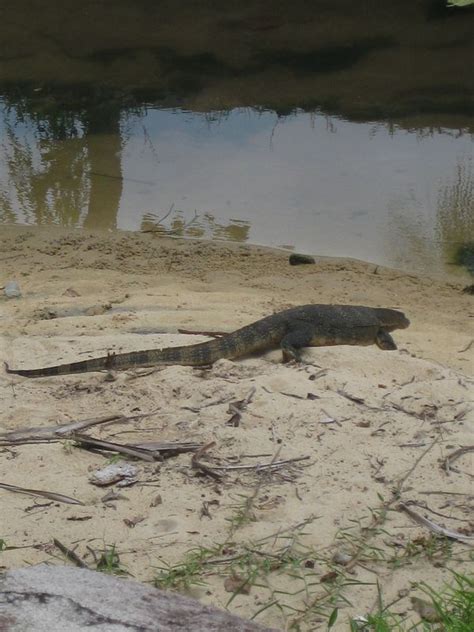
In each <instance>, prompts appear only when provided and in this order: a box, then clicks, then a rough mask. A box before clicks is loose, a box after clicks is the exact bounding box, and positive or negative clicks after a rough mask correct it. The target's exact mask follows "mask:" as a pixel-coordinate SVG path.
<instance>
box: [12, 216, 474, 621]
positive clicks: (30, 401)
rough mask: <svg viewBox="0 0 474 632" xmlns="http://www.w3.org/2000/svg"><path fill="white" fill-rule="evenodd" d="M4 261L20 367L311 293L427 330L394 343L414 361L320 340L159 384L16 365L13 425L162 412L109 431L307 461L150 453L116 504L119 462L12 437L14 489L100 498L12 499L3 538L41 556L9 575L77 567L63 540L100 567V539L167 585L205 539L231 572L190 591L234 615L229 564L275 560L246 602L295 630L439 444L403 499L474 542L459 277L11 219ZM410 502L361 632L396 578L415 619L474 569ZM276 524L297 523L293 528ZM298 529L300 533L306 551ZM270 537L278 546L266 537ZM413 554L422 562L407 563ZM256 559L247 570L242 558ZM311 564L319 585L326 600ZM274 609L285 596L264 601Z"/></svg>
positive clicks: (357, 572) (216, 567)
mask: <svg viewBox="0 0 474 632" xmlns="http://www.w3.org/2000/svg"><path fill="white" fill-rule="evenodd" d="M0 271H1V276H0V285H4V283H5V282H6V281H8V280H11V279H16V280H17V281H18V283H19V284H20V287H21V290H22V297H21V298H19V299H15V300H7V299H5V298H3V297H2V298H1V299H0V333H1V347H0V360H1V361H8V362H9V364H11V365H12V366H14V367H25V368H31V367H36V366H43V365H45V364H55V363H56V362H57V361H60V362H67V361H69V360H71V361H72V360H76V359H83V358H85V357H88V355H90V356H94V355H97V354H100V355H103V354H104V353H105V352H106V351H107V350H115V351H119V350H132V349H142V348H148V347H152V346H156V345H159V346H171V345H175V344H186V343H188V342H198V341H201V340H204V339H205V338H204V337H197V336H190V335H184V334H181V333H178V329H186V330H195V331H231V330H233V329H236V328H237V327H239V326H241V325H244V324H247V323H249V322H252V321H253V320H256V319H257V318H260V317H262V316H264V315H267V314H270V313H272V312H273V311H278V310H280V309H284V308H286V307H290V306H293V305H298V304H304V303H315V302H321V303H330V302H338V303H355V304H367V305H373V306H384V307H394V308H398V309H401V310H403V311H404V312H405V313H406V314H407V315H408V316H409V318H410V320H411V322H412V324H411V326H410V328H409V329H407V330H403V331H397V332H395V333H394V338H395V339H396V341H397V343H398V345H399V349H398V350H397V351H394V352H382V351H380V350H378V349H377V348H375V347H374V348H372V347H370V348H359V347H352V348H349V347H334V348H321V349H312V350H308V351H307V352H306V354H305V357H306V359H307V361H308V364H306V365H303V366H291V365H285V366H283V365H281V364H280V363H279V360H280V354H279V353H278V352H276V351H274V352H270V353H268V354H266V355H265V356H264V357H259V358H251V359H246V360H243V361H239V362H230V361H224V360H222V361H219V362H217V363H216V364H215V365H214V366H213V367H212V368H211V369H206V370H195V369H194V370H193V369H191V368H187V367H167V368H165V369H162V370H160V371H156V372H153V373H149V374H147V375H140V376H139V375H137V374H134V373H132V372H129V373H118V374H116V375H115V376H113V377H112V378H110V376H106V375H105V374H101V373H91V374H84V375H79V376H65V377H61V378H42V379H38V380H27V379H24V378H19V377H15V376H10V375H7V374H5V373H4V372H2V374H1V376H0V398H1V402H2V406H1V416H0V429H1V431H3V432H5V431H12V430H16V429H17V428H19V427H24V426H46V425H52V424H56V423H67V422H70V421H73V420H81V419H85V418H89V417H101V416H105V415H110V414H114V413H117V414H123V415H127V416H134V415H135V416H136V415H140V414H143V413H153V414H152V415H151V416H148V417H144V418H142V419H138V420H135V421H130V422H128V423H118V424H112V425H106V426H97V427H96V428H94V429H93V430H92V431H91V434H93V435H94V436H95V437H99V438H102V439H105V438H109V439H110V440H112V441H118V442H125V441H127V442H130V441H174V440H176V441H178V440H179V441H183V440H186V441H196V442H198V443H200V444H207V443H209V442H211V441H215V446H213V447H212V448H211V449H210V450H209V452H208V455H209V460H207V461H206V460H205V457H202V459H203V462H205V463H207V464H208V465H218V464H219V465H231V464H232V465H237V464H239V465H242V464H249V465H255V464H256V463H259V462H267V463H268V462H270V461H271V460H272V458H276V459H277V460H286V459H296V458H299V457H308V459H307V460H304V461H296V462H293V463H290V464H289V465H287V467H283V468H282V469H278V471H276V472H274V473H273V474H271V475H268V474H267V475H265V476H262V474H257V473H256V472H255V471H254V470H249V471H247V470H243V471H241V470H229V471H227V474H226V476H225V478H223V479H222V480H214V479H213V478H210V477H208V476H205V475H202V474H201V475H199V474H198V473H197V472H196V471H195V470H193V469H191V467H190V464H191V455H190V454H181V455H179V456H176V457H172V458H170V459H169V460H166V461H164V462H163V463H145V462H134V465H136V466H137V468H138V483H137V484H135V485H133V486H131V487H124V488H122V489H120V488H117V487H114V489H115V491H117V492H119V497H118V498H116V499H112V500H105V501H104V500H103V497H104V496H105V494H106V493H107V492H108V491H109V488H107V489H104V488H99V487H96V486H94V485H92V484H91V483H90V481H89V477H90V476H91V474H92V472H93V471H94V470H96V469H97V468H99V467H103V466H104V465H106V464H107V463H108V459H107V457H106V458H104V456H102V455H100V454H97V453H93V452H87V451H85V450H81V449H77V448H74V447H71V446H69V445H66V446H65V445H64V444H59V443H55V444H40V445H22V446H15V447H8V448H0V482H4V483H8V484H13V485H19V486H23V487H28V488H35V489H43V490H49V491H55V492H58V493H62V494H66V495H68V496H72V497H74V498H77V499H80V500H81V501H82V502H83V503H84V505H83V506H78V505H76V506H74V505H68V504H63V503H58V502H52V501H50V500H47V499H44V498H33V497H31V496H26V495H19V494H14V493H9V492H7V491H2V490H0V494H1V503H2V517H1V522H0V538H3V539H4V540H5V541H6V544H7V545H8V546H10V547H26V548H13V549H11V550H7V551H4V552H3V553H1V557H0V564H1V565H2V566H4V567H7V568H9V567H12V566H21V565H25V564H34V563H38V562H40V561H45V560H48V561H51V562H52V563H53V562H54V561H55V560H58V561H59V560H61V561H64V559H63V558H62V557H61V554H60V553H59V551H58V550H57V548H55V547H54V545H53V544H52V540H53V538H57V539H58V540H59V541H61V542H62V543H63V544H65V545H66V546H68V547H70V548H75V550H76V553H77V554H78V555H79V556H80V557H81V558H83V559H84V560H85V561H86V562H87V563H88V564H89V565H90V566H91V567H95V565H94V559H93V554H92V553H91V550H94V551H96V552H97V551H101V550H103V549H104V546H106V545H108V546H110V545H115V547H116V551H117V552H118V553H119V555H120V561H121V564H122V565H123V566H124V567H125V568H126V569H127V571H128V572H129V573H130V574H131V575H132V576H133V577H135V578H136V579H138V580H142V581H150V580H152V579H153V578H154V577H155V576H156V574H157V572H158V571H157V569H158V567H163V566H166V564H177V563H179V562H181V561H182V560H183V557H184V556H185V554H186V552H188V551H189V550H190V549H195V548H196V547H207V548H209V549H213V550H212V554H210V557H212V558H213V560H214V562H215V560H216V558H218V560H219V561H222V562H223V563H222V564H220V563H219V564H218V563H213V564H207V565H204V566H202V567H200V572H201V571H202V573H201V575H200V578H201V579H204V580H205V581H206V584H205V585H203V586H196V585H193V586H192V588H191V589H190V593H191V594H193V595H194V596H197V597H198V598H200V599H202V600H204V601H207V602H211V603H213V604H215V605H217V606H220V607H225V605H226V603H227V602H228V600H229V599H230V597H231V596H232V593H231V592H228V591H226V588H225V586H224V583H225V576H226V574H232V573H234V574H236V575H238V576H239V577H240V578H244V579H245V578H247V575H248V574H249V573H250V575H251V576H252V577H254V575H252V572H254V573H257V566H258V565H257V561H258V560H261V559H266V560H267V561H269V560H270V561H271V560H273V562H274V569H272V570H271V571H268V572H267V571H265V572H264V571H263V570H261V569H260V571H258V572H259V573H260V574H258V573H257V575H258V578H257V579H255V580H254V579H251V580H250V579H249V584H254V585H252V586H251V589H250V594H248V595H247V594H243V595H238V596H236V597H235V598H234V599H233V600H232V602H231V604H230V605H229V609H230V610H231V611H234V612H235V613H236V614H239V615H240V616H244V617H251V616H252V615H254V614H255V613H256V612H257V611H259V610H262V612H261V614H259V615H258V616H257V618H256V620H257V621H259V622H260V623H263V624H267V625H272V626H275V627H278V628H282V629H284V627H285V625H288V622H291V621H293V620H294V619H295V618H298V617H299V616H302V615H301V613H302V612H303V611H304V610H305V608H306V606H305V603H306V604H307V603H309V602H311V601H312V599H313V598H314V597H317V596H318V594H319V593H320V592H321V586H320V580H321V577H323V579H324V576H325V575H326V574H327V573H328V571H329V570H330V569H331V568H332V567H331V564H328V560H330V559H331V556H332V554H333V552H334V548H333V547H334V546H335V545H338V546H339V545H340V544H341V540H338V539H337V534H338V533H339V535H340V534H341V530H342V534H345V535H344V542H345V547H346V549H349V551H348V552H349V554H350V553H353V551H352V550H350V541H351V538H350V537H349V533H350V534H352V535H353V536H354V541H355V542H358V543H361V542H362V541H364V538H366V537H367V533H365V532H364V531H363V530H362V531H361V530H360V528H359V527H360V526H366V525H367V524H368V523H369V522H370V519H371V518H370V511H369V508H371V509H372V510H374V509H375V510H376V509H377V508H378V507H380V506H381V502H382V501H381V500H380V497H381V496H382V497H383V498H384V499H385V500H388V499H389V498H390V496H391V492H392V490H393V488H394V486H395V485H396V483H397V481H398V480H400V478H401V477H403V476H404V475H405V474H406V473H407V472H408V471H409V470H410V468H411V466H413V464H414V463H415V461H416V459H417V458H418V457H420V456H421V455H422V453H423V451H424V450H426V449H427V448H428V447H429V446H430V445H431V446H432V447H431V449H430V450H428V452H427V453H426V455H425V456H424V457H423V458H422V459H421V461H420V462H419V463H418V464H417V467H416V468H415V470H414V471H413V473H412V474H411V476H410V477H409V479H407V482H406V484H405V486H404V488H403V493H402V498H403V500H405V501H408V500H417V501H419V502H426V503H427V504H428V505H429V507H430V508H431V509H434V510H436V511H438V512H439V513H441V514H442V515H443V517H440V516H439V515H438V516H437V515H435V514H427V515H429V516H430V518H431V519H432V520H434V521H435V522H438V523H440V524H443V525H445V526H447V527H449V528H452V529H457V530H463V532H464V534H465V535H469V534H471V535H472V530H473V528H474V524H473V523H472V503H473V494H474V490H473V483H472V472H473V466H472V453H471V454H469V453H468V454H466V455H464V456H463V457H462V458H461V459H460V460H459V461H458V462H457V463H456V465H457V467H458V470H459V471H456V472H451V474H450V475H449V476H448V475H447V474H446V472H445V471H443V470H442V469H441V467H440V461H441V460H442V459H443V458H445V457H446V456H447V455H448V454H450V453H452V452H453V451H454V450H455V449H456V448H459V447H460V446H468V445H473V443H474V431H473V430H474V429H473V425H474V412H473V389H474V382H473V373H474V370H473V369H474V345H473V344H472V341H473V339H474V299H473V297H472V296H469V295H467V294H463V293H462V291H461V289H462V288H461V286H458V285H456V284H452V283H444V282H441V281H438V280H432V279H429V278H421V277H416V276H412V275H408V274H405V273H404V272H400V271H397V270H391V269H386V268H380V267H376V266H374V265H373V264H365V263H363V262H359V261H350V260H342V259H338V260H335V259H321V260H317V263H316V265H313V266H298V267H291V266H289V265H288V258H287V254H285V253H284V252H279V251H273V250H269V249H265V248H256V247H247V246H238V245H232V244H217V243H205V242H190V241H185V242H184V241H179V240H173V239H169V238H167V239H164V238H159V237H157V236H154V235H144V234H132V233H95V234H92V233H90V232H82V231H74V232H72V231H69V232H68V231H65V230H62V229H57V230H56V229H47V230H46V229H43V230H32V229H30V228H24V227H2V232H1V236H0ZM250 393H253V395H252V397H251V401H250V403H249V404H248V406H247V409H246V410H245V411H244V412H243V413H242V418H241V420H240V424H239V425H238V426H237V427H235V426H233V425H227V424H226V421H227V420H229V418H230V417H231V416H232V413H231V412H229V404H230V403H231V402H236V401H239V400H242V399H244V398H245V397H247V396H248V395H249V394H250ZM256 455H265V456H256ZM246 498H247V501H246V500H245V499H246ZM248 499H251V500H248ZM396 507H397V505H396V503H395V504H394V505H392V506H391V507H390V511H389V513H388V516H387V519H386V522H384V523H383V530H384V531H383V532H380V533H379V534H375V536H374V537H373V538H372V539H370V547H380V549H381V551H383V556H384V558H385V561H384V562H378V563H375V562H372V561H370V560H368V559H367V558H368V557H370V551H371V550H372V549H371V548H370V549H367V551H366V552H365V553H364V555H363V557H364V564H363V565H362V566H358V565H356V566H355V568H354V569H353V573H354V574H353V575H351V577H352V579H355V580H357V581H360V582H361V583H360V584H359V585H353V586H349V587H347V588H346V589H344V595H345V596H346V597H347V598H348V599H349V601H350V602H351V603H352V604H353V606H352V607H349V606H347V605H346V607H345V608H344V609H343V610H342V611H341V613H340V623H338V624H337V626H340V627H339V629H341V630H343V629H346V627H344V626H345V625H346V623H347V617H348V616H349V615H356V614H364V613H365V612H367V611H368V610H369V609H370V608H372V607H373V606H374V603H375V600H376V595H377V591H376V586H375V584H374V582H375V581H376V580H377V578H378V580H379V581H380V583H381V586H382V589H383V591H384V596H385V598H386V602H387V603H388V602H391V601H393V600H394V599H396V598H397V595H399V594H402V595H405V593H404V592H401V593H400V591H407V593H406V595H405V596H404V597H403V598H402V599H401V601H399V602H397V604H396V605H395V606H394V610H395V611H396V612H404V611H406V612H409V611H410V610H411V605H410V596H412V595H414V594H419V592H418V593H417V592H416V590H415V589H413V588H412V584H411V582H413V581H422V580H428V581H430V583H431V584H434V585H439V584H440V583H442V581H443V580H445V579H447V578H448V577H449V574H448V572H447V571H446V567H447V566H450V567H453V566H454V567H458V568H462V566H463V560H464V559H467V555H466V548H467V547H466V545H464V544H461V543H456V544H454V546H453V549H452V551H451V553H450V554H449V556H446V555H445V553H444V552H443V551H444V550H443V548H442V547H441V546H440V545H439V551H438V549H436V550H437V553H436V556H435V557H434V558H433V556H431V557H430V554H429V553H428V550H429V547H430V546H431V544H430V542H431V541H430V534H429V532H428V531H427V530H426V529H425V528H424V527H422V526H420V525H417V524H416V523H414V522H413V521H412V520H411V518H410V517H409V516H408V515H407V514H405V513H404V512H402V511H399V510H396ZM392 509H393V511H392ZM416 510H417V511H418V512H419V513H422V514H423V513H424V511H425V510H423V509H420V508H417V509H416ZM469 516H471V518H470V517H469ZM358 520H360V521H361V523H360V525H359V527H358V526H357V523H356V522H354V521H358ZM306 521H308V523H307V524H306V525H305V526H304V528H303V527H300V528H299V529H298V528H295V526H296V525H301V524H302V523H305V522H306ZM347 529H352V531H350V532H349V531H347ZM285 530H286V531H285ZM288 530H290V531H288ZM278 532H280V533H282V535H281V536H280V537H275V534H277V533H278ZM283 532H284V534H285V537H284V535H283ZM289 534H291V535H293V536H295V534H297V537H294V539H293V540H291V541H290V539H289V538H288V537H287V536H288V535H289ZM270 536H273V537H270ZM265 537H269V538H270V539H269V540H267V541H265V542H263V543H262V542H261V539H262V538H265ZM219 543H221V544H222V546H220V547H218V546H217V545H218V544H219ZM224 543H225V544H224ZM338 543H339V544H338ZM289 544H292V545H293V547H294V549H293V551H294V556H295V557H298V559H300V561H301V563H300V564H299V565H297V570H296V571H295V570H293V571H291V573H292V575H293V577H292V578H290V574H289V573H290V571H289V570H288V569H286V568H285V567H284V561H285V559H286V558H285V557H284V556H282V554H281V551H280V549H281V548H282V547H285V546H287V545H289ZM244 546H246V547H247V549H251V550H253V551H254V552H255V551H257V550H258V553H254V558H255V559H253V560H252V561H251V569H250V571H249V568H246V567H245V564H244V563H243V561H242V560H243V557H242V556H241V554H242V551H243V547H244ZM262 553H264V555H262ZM275 556H279V557H275ZM396 557H401V558H403V560H402V562H401V563H396V564H395V562H394V559H395V558H396ZM224 558H229V559H224ZM246 559H248V557H247V558H246ZM276 561H277V562H278V563H276ZM238 563H242V565H243V566H242V567H239V568H237V567H235V568H234V567H233V565H234V566H235V565H236V564H238ZM249 563H250V562H249ZM252 564H253V566H252ZM394 566H396V567H397V568H396V570H393V569H394ZM252 569H253V570H252ZM250 575H249V577H250ZM295 575H301V576H303V575H305V576H306V586H307V591H308V592H307V594H306V593H305V592H304V591H302V592H300V591H301V590H302V589H303V587H304V585H305V583H304V581H303V580H302V579H301V578H299V579H297V578H295ZM362 582H368V585H366V584H363V583H362ZM325 586H327V584H325ZM229 588H231V587H230V586H229V583H227V589H229ZM275 590H282V591H283V592H275ZM288 591H290V592H292V593H295V594H292V595H290V594H286V593H287V592H288ZM273 602H278V603H279V604H280V605H281V606H287V607H286V608H285V607H284V608H283V611H281V610H280V609H279V608H278V607H277V606H276V605H274V606H271V607H268V608H264V606H266V605H268V604H269V603H273ZM291 608H296V609H297V610H296V611H292V610H291ZM328 608H329V611H330V610H331V609H332V608H331V607H329V606H328ZM318 616H319V615H317V614H312V615H311V614H308V615H307V616H305V617H303V618H302V623H301V626H302V627H301V629H303V630H312V629H316V627H315V626H316V625H317V619H318ZM335 629H338V628H337V627H336V628H335Z"/></svg>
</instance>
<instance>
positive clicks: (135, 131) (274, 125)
mask: <svg viewBox="0 0 474 632" xmlns="http://www.w3.org/2000/svg"><path fill="white" fill-rule="evenodd" d="M435 4H436V3H433V2H430V1H428V0H426V1H421V0H420V1H419V2H416V3H413V2H412V3H406V6H405V5H404V3H401V4H400V5H397V6H396V7H395V6H394V4H393V2H389V1H388V0H383V1H380V2H378V3H367V6H366V5H365V4H364V3H360V5H359V6H358V7H355V6H354V5H353V3H352V2H348V1H347V2H346V0H341V3H340V6H339V5H338V7H335V6H334V3H327V2H323V1H322V0H315V2H314V3H313V4H312V5H311V6H308V3H306V2H303V1H299V0H297V1H295V2H294V3H292V5H291V7H288V6H286V5H285V6H283V5H281V3H279V2H276V1H275V2H266V3H264V2H258V1H255V2H251V1H250V0H249V1H247V2H243V3H242V4H241V5H240V6H239V7H238V8H234V7H233V6H231V5H226V6H220V7H219V8H218V9H216V6H215V3H212V2H207V1H205V0H203V2H202V3H199V10H197V6H196V4H195V3H193V2H191V1H183V3H180V6H179V7H176V6H175V5H174V4H172V3H171V4H170V3H162V4H160V5H159V6H158V5H157V4H156V3H152V2H145V1H144V2H143V3H136V2H131V1H129V0H121V1H119V2H117V4H116V5H115V6H114V8H113V9H111V8H110V7H108V8H107V7H106V6H105V5H103V4H102V3H100V4H97V3H95V2H92V1H88V0H84V2H82V3H81V4H80V5H79V3H77V2H73V0H65V1H64V2H61V3H60V2H57V1H56V0H50V2H46V3H44V5H43V6H42V7H41V10H40V9H39V7H38V5H37V3H35V2H33V0H22V1H21V2H7V3H6V5H5V8H4V28H3V30H2V33H1V35H0V62H1V63H0V222H3V223H21V224H30V225H33V226H34V225H39V224H42V225H44V224H46V225H48V224H60V225H63V226H69V227H72V228H74V227H87V228H91V229H93V228H102V229H117V228H118V229H128V230H153V231H157V232H163V233H171V234H174V235H183V236H185V237H202V238H210V239H225V240H237V241H242V242H244V241H245V242H248V243H258V244H266V245H272V246H283V247H287V248H290V249H295V250H299V251H302V252H308V253H314V254H320V255H334V256H349V257H356V258H360V259H364V260H368V261H373V262H376V263H381V264H388V265H392V266H398V267H403V268H405V269H409V270H412V271H414V272H427V273H436V274H437V273H441V274H452V273H453V272H454V270H455V269H454V268H453V266H452V265H451V264H452V262H453V261H454V260H456V252H457V251H458V250H459V248H462V247H465V246H466V245H467V246H469V244H471V243H473V242H474V171H473V164H474V162H473V144H472V132H473V130H474V115H473V110H474V108H473V105H474V80H473V77H472V72H471V71H470V69H469V64H467V63H466V59H469V58H470V56H471V55H472V53H473V45H474V44H473V39H474V38H472V27H473V25H474V23H473V16H474V13H473V12H472V11H470V10H465V11H458V10H457V9H452V10H449V11H448V10H445V9H444V8H441V5H439V4H436V7H437V8H435ZM369 5H370V6H369ZM402 5H403V6H402ZM72 18H74V19H72ZM111 20H112V22H113V25H114V28H113V29H111V28H110V23H111ZM471 58H472V57H471Z"/></svg>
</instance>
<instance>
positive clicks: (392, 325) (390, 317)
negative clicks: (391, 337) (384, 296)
mask: <svg viewBox="0 0 474 632" xmlns="http://www.w3.org/2000/svg"><path fill="white" fill-rule="evenodd" d="M375 312H376V313H377V318H378V319H379V320H380V324H381V325H382V327H383V328H384V329H385V330H386V331H393V330H394V329H406V328H407V327H408V326H409V324H410V321H409V320H408V318H407V317H406V316H405V314H404V313H403V312H399V311H398V310H396V309H385V308H383V307H377V308H375Z"/></svg>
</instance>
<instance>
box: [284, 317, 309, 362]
mask: <svg viewBox="0 0 474 632" xmlns="http://www.w3.org/2000/svg"><path fill="white" fill-rule="evenodd" d="M313 337H314V331H313V328H312V327H309V326H307V327H305V326H301V327H298V328H296V329H294V330H293V331H290V332H289V333H287V334H286V335H285V336H284V337H283V338H282V340H281V342H280V347H281V351H282V353H283V362H290V361H291V360H296V361H297V362H301V360H302V358H301V349H302V348H303V347H310V346H311V341H312V339H313Z"/></svg>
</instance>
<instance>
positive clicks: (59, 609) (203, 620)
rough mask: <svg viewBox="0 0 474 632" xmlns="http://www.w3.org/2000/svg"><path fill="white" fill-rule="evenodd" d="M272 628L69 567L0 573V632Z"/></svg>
mask: <svg viewBox="0 0 474 632" xmlns="http://www.w3.org/2000/svg"><path fill="white" fill-rule="evenodd" d="M89 629H93V630H94V631H95V632H148V631H149V632H176V631H177V630H180V631H181V632H222V630H224V631H225V632H264V631H265V630H266V631H267V632H268V628H263V627H261V626H259V625H256V624H255V623H252V622H250V621H245V620H243V619H239V618H238V617H234V616H232V615H230V614H228V613H226V612H223V611H221V610H217V609H216V608H212V607H210V606H205V605H202V604H200V603H199V602H198V601H195V600H193V599H188V598H186V597H182V596H181V595H176V594H174V593H169V592H164V591H162V590H157V589H155V588H151V587H148V586H146V585H143V584H139V583H138V582H134V581H130V580H125V579H119V578H117V577H112V576H110V575H104V574H103V573H96V572H94V571H89V570H85V569H79V568H73V567H70V566H48V565H46V564H41V565H39V566H33V567H30V568H22V569H17V570H13V571H8V572H7V573H5V574H3V575H2V576H0V631H1V632H83V631H84V630H89Z"/></svg>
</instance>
